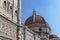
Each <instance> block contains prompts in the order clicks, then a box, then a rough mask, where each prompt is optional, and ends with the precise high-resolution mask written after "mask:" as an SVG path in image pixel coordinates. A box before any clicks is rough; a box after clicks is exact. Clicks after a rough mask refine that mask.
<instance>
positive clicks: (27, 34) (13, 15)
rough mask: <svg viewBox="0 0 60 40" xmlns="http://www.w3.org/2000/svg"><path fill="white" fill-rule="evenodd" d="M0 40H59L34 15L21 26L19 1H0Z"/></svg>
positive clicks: (43, 21)
mask: <svg viewBox="0 0 60 40" xmlns="http://www.w3.org/2000/svg"><path fill="white" fill-rule="evenodd" d="M0 40H60V39H59V37H58V36H56V35H54V34H52V33H51V28H50V26H49V25H48V23H47V22H46V21H45V20H44V18H43V17H42V16H40V15H37V14H36V11H35V10H33V15H32V16H30V17H29V18H28V19H27V20H26V21H25V24H21V0H0Z"/></svg>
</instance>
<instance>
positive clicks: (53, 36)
mask: <svg viewBox="0 0 60 40" xmlns="http://www.w3.org/2000/svg"><path fill="white" fill-rule="evenodd" d="M49 38H50V39H52V38H58V36H56V35H50V37H49Z"/></svg>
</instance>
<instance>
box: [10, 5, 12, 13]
mask: <svg viewBox="0 0 60 40" xmlns="http://www.w3.org/2000/svg"><path fill="white" fill-rule="evenodd" d="M10 13H11V14H12V13H13V7H12V6H10Z"/></svg>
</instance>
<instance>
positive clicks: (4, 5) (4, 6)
mask: <svg viewBox="0 0 60 40" xmlns="http://www.w3.org/2000/svg"><path fill="white" fill-rule="evenodd" d="M3 8H4V9H6V1H4V3H3Z"/></svg>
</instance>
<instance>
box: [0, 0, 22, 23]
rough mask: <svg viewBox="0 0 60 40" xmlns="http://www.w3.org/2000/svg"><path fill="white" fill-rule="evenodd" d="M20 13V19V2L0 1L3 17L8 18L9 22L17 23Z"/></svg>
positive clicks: (0, 10)
mask: <svg viewBox="0 0 60 40" xmlns="http://www.w3.org/2000/svg"><path fill="white" fill-rule="evenodd" d="M20 1H21V0H20ZM18 10H19V11H18ZM18 12H19V17H20V18H21V3H19V7H18V0H0V15H1V16H3V17H5V18H7V19H8V20H10V21H12V22H14V23H17V21H18ZM20 20H21V19H20Z"/></svg>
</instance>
